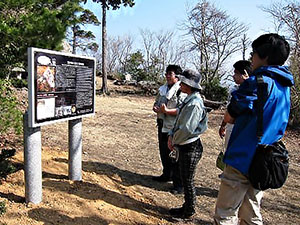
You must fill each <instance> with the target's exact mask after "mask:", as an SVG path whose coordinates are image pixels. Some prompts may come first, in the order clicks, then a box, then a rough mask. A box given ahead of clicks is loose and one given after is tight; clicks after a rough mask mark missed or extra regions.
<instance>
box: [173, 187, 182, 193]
mask: <svg viewBox="0 0 300 225" xmlns="http://www.w3.org/2000/svg"><path fill="white" fill-rule="evenodd" d="M170 192H171V193H172V194H174V195H179V194H182V193H183V187H173V188H172V189H171V191H170Z"/></svg>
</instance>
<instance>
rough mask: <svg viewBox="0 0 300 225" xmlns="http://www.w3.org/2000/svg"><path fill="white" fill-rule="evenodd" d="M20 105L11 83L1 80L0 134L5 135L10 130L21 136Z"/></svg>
mask: <svg viewBox="0 0 300 225" xmlns="http://www.w3.org/2000/svg"><path fill="white" fill-rule="evenodd" d="M18 104H19V103H18V101H17V99H16V97H15V96H14V91H13V88H12V85H11V82H10V81H8V80H3V79H2V80H1V79H0V134H5V133H7V131H9V130H10V129H12V130H14V131H15V132H16V133H17V134H21V132H22V128H23V123H22V112H21V111H20V110H19V109H18V107H17V106H18Z"/></svg>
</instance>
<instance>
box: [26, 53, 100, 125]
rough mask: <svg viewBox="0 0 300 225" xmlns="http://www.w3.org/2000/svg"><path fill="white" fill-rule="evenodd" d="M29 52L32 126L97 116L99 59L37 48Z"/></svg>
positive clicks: (30, 122)
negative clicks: (97, 66)
mask: <svg viewBox="0 0 300 225" xmlns="http://www.w3.org/2000/svg"><path fill="white" fill-rule="evenodd" d="M28 53H29V54H28V65H29V76H28V78H29V82H28V83H29V110H28V111H29V126H30V127H37V126H40V125H45V124H49V123H53V122H56V121H62V120H70V119H75V118H81V117H82V116H86V115H93V114H94V113H95V104H94V103H95V74H96V71H95V67H96V60H95V58H91V57H84V56H77V55H72V54H65V53H62V52H56V51H51V50H46V49H37V48H29V49H28Z"/></svg>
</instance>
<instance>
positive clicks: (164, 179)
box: [152, 175, 171, 182]
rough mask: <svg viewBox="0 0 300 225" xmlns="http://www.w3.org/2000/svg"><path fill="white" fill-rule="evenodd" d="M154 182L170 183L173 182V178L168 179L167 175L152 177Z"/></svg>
mask: <svg viewBox="0 0 300 225" xmlns="http://www.w3.org/2000/svg"><path fill="white" fill-rule="evenodd" d="M152 180H155V181H158V182H168V181H171V178H170V177H167V176H165V175H161V176H158V177H152Z"/></svg>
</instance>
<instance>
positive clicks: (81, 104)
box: [24, 48, 96, 204]
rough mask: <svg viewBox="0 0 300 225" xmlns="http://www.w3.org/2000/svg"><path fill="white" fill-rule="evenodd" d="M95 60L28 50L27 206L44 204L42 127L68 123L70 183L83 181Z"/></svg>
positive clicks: (47, 51)
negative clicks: (84, 122) (84, 132)
mask: <svg viewBox="0 0 300 225" xmlns="http://www.w3.org/2000/svg"><path fill="white" fill-rule="evenodd" d="M95 80H96V59H95V58H91V57H86V56H79V55H73V54H67V53H62V52H57V51H52V50H47V49H39V48H28V102H29V106H28V114H27V113H26V114H25V115H24V164H25V198H26V202H32V203H35V204H38V203H40V202H41V201H42V166H41V164H42V163H41V128H40V127H41V126H43V125H48V124H52V123H56V122H59V121H68V123H69V125H68V128H69V171H68V174H69V179H71V180H76V181H80V180H81V179H82V175H81V172H82V171H81V170H82V161H81V159H82V158H81V157H82V117H85V116H93V115H94V114H95V96H96V95H95V94H96V88H95V83H96V82H95Z"/></svg>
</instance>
